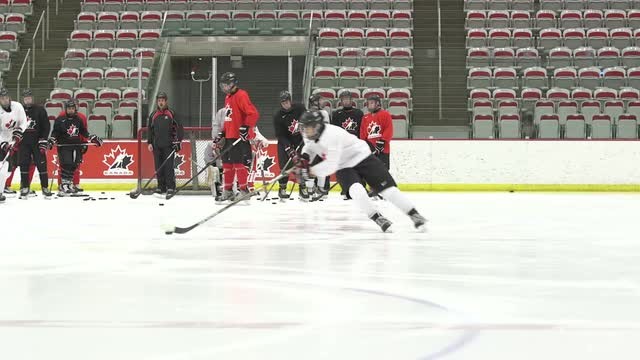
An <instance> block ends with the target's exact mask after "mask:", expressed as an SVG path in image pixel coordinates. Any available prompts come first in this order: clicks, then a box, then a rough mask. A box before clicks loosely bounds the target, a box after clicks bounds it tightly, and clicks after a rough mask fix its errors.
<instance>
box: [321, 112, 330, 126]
mask: <svg viewBox="0 0 640 360" xmlns="http://www.w3.org/2000/svg"><path fill="white" fill-rule="evenodd" d="M320 114H322V121H324V123H325V124H329V123H331V118H329V112H328V111H327V110H325V109H322V110H320Z"/></svg>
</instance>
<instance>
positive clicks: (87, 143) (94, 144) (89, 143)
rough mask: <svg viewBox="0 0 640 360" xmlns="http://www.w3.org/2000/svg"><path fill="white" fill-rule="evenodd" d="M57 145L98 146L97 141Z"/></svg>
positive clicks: (58, 145)
mask: <svg viewBox="0 0 640 360" xmlns="http://www.w3.org/2000/svg"><path fill="white" fill-rule="evenodd" d="M55 146H57V147H71V146H98V144H96V143H92V142H83V143H79V144H56V145H55Z"/></svg>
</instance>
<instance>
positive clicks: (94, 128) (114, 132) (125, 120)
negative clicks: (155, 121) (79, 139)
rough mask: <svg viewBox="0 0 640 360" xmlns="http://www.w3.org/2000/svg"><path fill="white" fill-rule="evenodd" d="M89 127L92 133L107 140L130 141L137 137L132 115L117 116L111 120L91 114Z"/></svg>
mask: <svg viewBox="0 0 640 360" xmlns="http://www.w3.org/2000/svg"><path fill="white" fill-rule="evenodd" d="M87 126H88V127H89V132H90V133H92V134H95V135H97V136H99V137H101V138H105V139H107V138H108V139H130V138H132V137H133V136H134V135H135V134H134V133H133V118H132V117H131V115H123V114H116V115H115V116H114V117H113V119H111V120H109V119H107V117H106V116H105V115H100V114H91V115H89V117H88V119H87Z"/></svg>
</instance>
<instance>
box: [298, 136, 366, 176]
mask: <svg viewBox="0 0 640 360" xmlns="http://www.w3.org/2000/svg"><path fill="white" fill-rule="evenodd" d="M302 153H303V154H308V155H309V158H310V159H311V163H314V159H315V158H316V156H318V157H320V159H322V161H320V162H319V163H318V164H316V165H314V166H312V167H311V172H312V173H313V175H315V176H329V175H331V174H334V173H335V172H336V171H338V170H341V169H346V168H352V167H354V166H356V165H358V164H359V163H360V162H362V161H363V160H364V159H366V158H367V157H369V155H371V150H369V145H367V143H365V142H364V141H363V140H360V139H358V138H357V137H355V136H353V135H351V134H349V133H348V132H346V131H345V130H344V129H343V128H341V127H339V126H335V125H330V124H328V125H325V128H324V131H323V132H322V134H321V135H320V138H318V140H315V141H313V140H308V139H304V147H303V148H302Z"/></svg>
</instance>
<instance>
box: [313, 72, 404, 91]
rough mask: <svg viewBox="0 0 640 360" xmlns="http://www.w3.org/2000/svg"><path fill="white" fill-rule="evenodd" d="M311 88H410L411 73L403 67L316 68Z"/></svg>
mask: <svg viewBox="0 0 640 360" xmlns="http://www.w3.org/2000/svg"><path fill="white" fill-rule="evenodd" d="M313 86H314V87H325V88H360V87H362V88H410V87H412V84H411V71H410V70H409V69H408V68H405V67H390V68H389V69H388V70H387V71H385V69H383V68H380V67H366V68H364V70H363V71H361V70H360V69H359V68H355V67H342V68H339V69H336V68H330V67H316V68H315V70H314V72H313Z"/></svg>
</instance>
